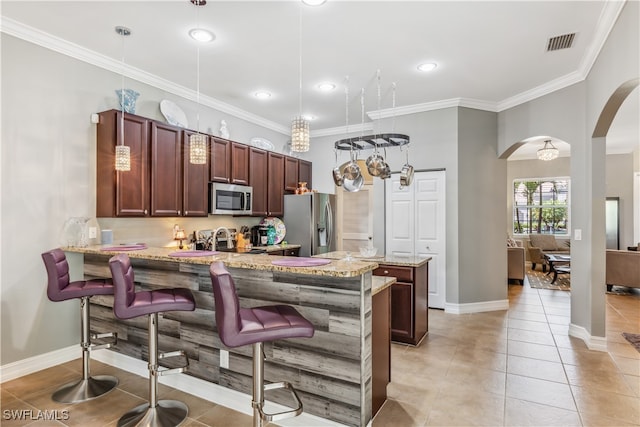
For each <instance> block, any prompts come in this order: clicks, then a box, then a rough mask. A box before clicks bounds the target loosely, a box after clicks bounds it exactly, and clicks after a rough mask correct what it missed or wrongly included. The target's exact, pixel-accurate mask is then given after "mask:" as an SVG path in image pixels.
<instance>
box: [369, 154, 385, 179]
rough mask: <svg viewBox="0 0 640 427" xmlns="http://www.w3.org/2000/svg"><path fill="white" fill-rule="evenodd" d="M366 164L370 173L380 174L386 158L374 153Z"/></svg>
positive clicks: (372, 174)
mask: <svg viewBox="0 0 640 427" xmlns="http://www.w3.org/2000/svg"><path fill="white" fill-rule="evenodd" d="M366 165H367V171H368V172H369V175H371V176H380V173H381V172H382V170H383V169H384V158H383V157H382V156H381V155H380V154H378V153H373V154H372V155H370V156H369V157H368V158H367V161H366Z"/></svg>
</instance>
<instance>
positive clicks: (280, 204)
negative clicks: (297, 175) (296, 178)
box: [267, 151, 284, 217]
mask: <svg viewBox="0 0 640 427" xmlns="http://www.w3.org/2000/svg"><path fill="white" fill-rule="evenodd" d="M267 210H268V215H269V216H279V217H282V216H283V215H284V155H282V154H278V153H272V152H271V151H269V153H268V156H267Z"/></svg>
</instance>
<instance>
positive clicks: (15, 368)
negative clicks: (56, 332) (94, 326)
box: [0, 344, 82, 384]
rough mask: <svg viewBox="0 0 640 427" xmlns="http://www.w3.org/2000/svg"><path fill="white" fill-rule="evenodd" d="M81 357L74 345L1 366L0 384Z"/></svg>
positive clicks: (80, 351) (78, 347) (77, 347)
mask: <svg viewBox="0 0 640 427" xmlns="http://www.w3.org/2000/svg"><path fill="white" fill-rule="evenodd" d="M81 355H82V349H81V348H80V346H79V345H78V344H75V345H72V346H70V347H66V348H61V349H60V350H54V351H50V352H49V353H45V354H41V355H39V356H33V357H29V358H28V359H24V360H18V361H17V362H13V363H8V364H6V365H2V366H0V384H2V383H3V382H5V381H11V380H15V379H16V378H20V377H23V376H25V375H29V374H32V373H34V372H38V371H41V370H43V369H47V368H51V367H52V366H56V365H60V364H62V363H67V362H69V361H71V360H74V359H77V358H78V357H80V356H81Z"/></svg>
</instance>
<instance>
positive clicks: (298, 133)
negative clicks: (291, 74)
mask: <svg viewBox="0 0 640 427" xmlns="http://www.w3.org/2000/svg"><path fill="white" fill-rule="evenodd" d="M299 13H300V16H299V19H298V76H299V81H298V112H299V115H298V117H295V118H294V119H293V121H292V122H291V151H294V152H297V153H304V152H307V151H309V146H310V143H309V121H308V120H307V119H305V117H304V116H303V115H302V7H300V10H299Z"/></svg>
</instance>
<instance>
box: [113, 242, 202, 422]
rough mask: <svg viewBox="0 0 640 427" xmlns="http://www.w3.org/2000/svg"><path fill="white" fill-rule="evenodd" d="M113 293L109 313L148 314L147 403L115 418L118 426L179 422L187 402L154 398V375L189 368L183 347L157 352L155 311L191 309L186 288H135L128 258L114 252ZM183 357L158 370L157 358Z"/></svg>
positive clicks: (122, 316)
mask: <svg viewBox="0 0 640 427" xmlns="http://www.w3.org/2000/svg"><path fill="white" fill-rule="evenodd" d="M109 268H110V269H111V276H112V278H113V286H114V287H115V292H114V294H113V313H114V314H115V316H116V317H117V318H118V319H131V318H134V317H140V316H145V315H148V316H149V365H148V366H149V402H148V403H144V404H142V405H140V406H137V407H135V408H133V409H132V410H130V411H129V412H127V413H126V414H124V415H123V416H122V417H120V419H119V420H118V427H123V426H145V427H147V426H148V427H154V426H158V427H167V426H177V425H179V424H180V423H182V422H183V421H184V420H185V419H186V418H187V414H188V413H189V409H188V408H187V405H185V404H184V403H182V402H179V401H177V400H158V377H159V376H162V375H169V374H178V373H180V372H184V371H186V370H187V368H188V367H189V358H188V357H187V356H186V355H185V353H184V351H183V350H177V351H171V352H166V353H159V352H158V313H160V312H165V311H193V310H194V309H195V307H196V304H195V301H194V299H193V294H192V293H191V291H190V290H189V289H184V288H165V289H156V290H152V291H140V292H136V290H135V280H134V274H133V268H132V267H131V261H130V260H129V257H128V256H127V255H126V254H119V255H115V256H114V257H112V258H111V259H110V260H109ZM174 356H181V357H184V358H185V360H186V363H185V364H184V365H183V366H180V367H177V368H172V369H168V368H165V369H160V368H161V367H160V366H159V365H158V360H159V359H166V358H168V357H174Z"/></svg>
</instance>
